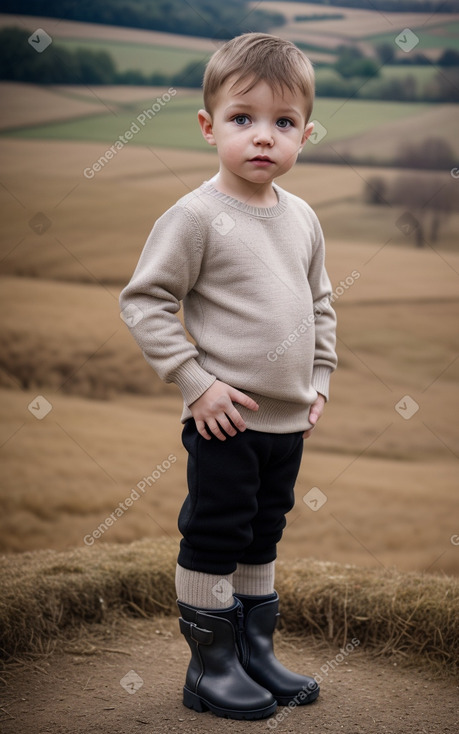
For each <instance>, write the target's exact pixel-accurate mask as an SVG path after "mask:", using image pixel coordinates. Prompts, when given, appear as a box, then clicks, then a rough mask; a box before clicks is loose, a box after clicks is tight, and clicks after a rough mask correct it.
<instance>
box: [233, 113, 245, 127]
mask: <svg viewBox="0 0 459 734" xmlns="http://www.w3.org/2000/svg"><path fill="white" fill-rule="evenodd" d="M248 119H249V118H248V117H247V115H236V117H233V121H234V122H235V123H236V125H245V123H246V122H247V121H248Z"/></svg>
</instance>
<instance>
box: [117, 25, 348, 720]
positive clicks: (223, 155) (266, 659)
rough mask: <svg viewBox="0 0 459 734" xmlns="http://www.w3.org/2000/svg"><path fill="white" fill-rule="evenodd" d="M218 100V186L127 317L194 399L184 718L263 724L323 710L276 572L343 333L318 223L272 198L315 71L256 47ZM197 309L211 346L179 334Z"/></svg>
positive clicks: (128, 296) (175, 234)
mask: <svg viewBox="0 0 459 734" xmlns="http://www.w3.org/2000/svg"><path fill="white" fill-rule="evenodd" d="M203 91H204V109H202V110H200V111H199V113H198V120H199V124H200V127H201V131H202V134H203V136H204V138H205V139H206V140H207V142H208V143H209V144H210V145H214V146H216V148H217V151H218V157H219V171H218V173H217V174H216V175H215V176H214V177H213V178H212V179H211V180H210V181H206V182H204V183H203V184H202V185H201V186H200V187H199V188H197V189H196V190H194V191H192V192H190V193H188V194H186V195H185V196H184V197H183V198H181V199H180V200H179V201H178V202H177V203H176V204H175V205H174V206H173V207H172V208H171V209H169V210H168V211H167V212H165V214H163V215H162V216H161V217H160V218H159V219H158V220H157V222H156V224H155V226H154V227H153V230H152V232H151V234H150V236H149V238H148V240H147V243H146V245H145V248H144V250H143V252H142V255H141V257H140V260H139V263H138V265H137V268H136V270H135V272H134V275H133V277H132V279H131V281H130V283H129V284H128V285H127V286H126V287H125V288H124V290H123V292H122V293H121V297H120V303H121V308H122V309H126V308H129V309H130V310H131V311H132V310H133V311H134V312H135V314H136V318H134V319H133V321H134V322H136V323H135V325H134V326H132V334H133V336H134V338H135V339H136V340H137V342H138V344H139V346H140V348H141V349H142V351H143V354H144V356H145V358H146V360H147V361H148V362H149V363H150V364H151V366H152V367H153V368H154V369H155V370H156V372H157V373H158V374H159V376H160V377H161V378H162V379H163V380H165V381H166V382H174V383H175V384H176V385H177V386H178V387H179V388H180V390H181V392H182V395H183V399H184V408H183V413H182V422H183V423H184V428H183V434H182V440H183V444H184V446H185V448H186V449H187V452H188V470H187V478H188V490H189V491H188V496H187V498H186V499H185V502H184V504H183V507H182V509H181V511H180V515H179V529H180V531H181V534H182V536H183V537H182V540H181V544H180V552H179V556H178V563H177V574H176V588H177V596H178V607H179V610H180V613H181V617H180V628H181V631H182V632H183V634H184V636H185V638H186V639H187V641H188V643H189V646H190V649H191V662H190V665H189V667H188V672H187V676H186V683H185V687H184V693H183V696H184V698H183V700H184V703H185V705H186V706H188V707H189V708H192V709H195V710H196V711H205V710H208V709H210V710H211V711H212V712H213V713H215V714H217V715H218V716H223V717H228V718H234V719H258V718H263V717H266V716H270V715H271V714H272V713H273V711H274V710H275V708H276V706H277V704H284V705H287V704H288V703H290V702H291V701H294V702H295V703H297V704H305V703H309V702H311V701H313V700H314V699H315V698H317V696H318V694H319V687H318V685H317V683H316V682H315V681H314V679H313V678H310V677H308V676H304V675H299V674H296V673H292V672H291V671H289V670H287V669H286V668H285V667H284V666H282V665H281V664H280V663H279V662H278V661H277V659H276V658H275V657H274V653H273V645H272V636H273V632H274V628H275V624H276V619H277V616H278V595H277V593H276V592H275V590H274V561H275V558H276V545H277V543H278V542H279V540H280V539H281V536H282V532H283V529H284V527H285V523H286V521H285V514H286V513H287V512H288V511H289V510H291V508H292V507H293V504H294V485H295V480H296V477H297V474H298V470H299V466H300V461H301V457H302V452H303V439H304V438H308V437H309V435H310V434H311V432H312V430H313V429H314V427H315V425H316V423H317V421H318V419H319V418H320V416H321V414H322V411H323V408H324V405H325V402H326V400H327V398H328V385H329V379H330V374H331V372H332V371H333V370H334V369H335V367H336V363H337V358H336V353H335V327H336V318H335V314H334V311H333V309H332V308H331V305H330V302H329V297H330V294H331V285H330V281H329V279H328V276H327V273H326V270H325V266H324V242H323V235H322V231H321V228H320V225H319V222H318V220H317V217H316V215H315V214H314V212H313V211H312V210H311V208H310V207H309V206H308V205H307V204H306V203H305V202H304V201H303V200H302V199H300V198H298V197H297V196H294V195H293V194H290V193H287V192H286V191H285V190H284V189H282V188H281V187H279V186H278V185H277V184H276V183H274V182H273V180H274V179H275V178H277V177H278V176H281V175H282V174H284V173H286V172H287V171H289V170H290V169H291V168H292V166H293V165H294V163H295V161H296V159H297V157H298V153H299V152H300V151H301V149H302V146H303V145H304V143H305V142H306V140H307V138H308V137H309V135H310V134H311V132H312V129H313V125H312V123H309V122H308V121H309V118H310V114H311V109H312V104H313V99H314V75H313V70H312V66H311V64H310V62H309V60H308V59H307V57H306V56H305V55H304V54H303V53H302V52H301V51H300V50H299V49H298V48H297V47H296V46H295V45H294V44H292V43H290V42H289V41H284V40H282V39H280V38H277V37H275V36H271V35H267V34H261V33H247V34H244V35H242V36H238V37H236V38H233V39H232V40H231V41H228V42H227V43H225V44H224V45H223V46H222V47H221V48H220V49H219V50H218V51H217V52H216V53H215V54H214V55H213V56H212V58H211V59H210V61H209V63H208V65H207V68H206V72H205V76H204V83H203ZM182 301H183V307H184V316H185V324H186V327H187V330H188V332H189V334H190V335H191V336H192V337H193V339H194V342H195V344H193V343H191V341H190V340H189V339H188V338H187V336H186V332H185V330H184V329H183V327H182V325H181V323H180V321H179V319H178V318H177V316H176V314H177V312H178V310H179V308H180V304H181V302H182ZM134 307H136V308H134Z"/></svg>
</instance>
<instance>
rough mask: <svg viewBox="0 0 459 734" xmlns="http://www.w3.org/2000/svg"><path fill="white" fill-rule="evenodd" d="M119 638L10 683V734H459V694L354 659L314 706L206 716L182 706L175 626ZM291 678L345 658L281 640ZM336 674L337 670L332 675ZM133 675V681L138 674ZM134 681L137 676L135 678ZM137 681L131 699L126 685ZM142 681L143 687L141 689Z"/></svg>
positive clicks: (68, 654)
mask: <svg viewBox="0 0 459 734" xmlns="http://www.w3.org/2000/svg"><path fill="white" fill-rule="evenodd" d="M119 624H120V626H119V629H118V631H117V634H116V637H113V635H109V636H107V638H106V639H105V640H103V638H102V637H101V636H100V634H99V636H98V637H97V638H96V637H91V638H84V639H83V640H82V641H81V642H79V643H77V644H72V645H68V646H67V648H66V651H65V652H62V651H61V652H58V653H55V654H53V655H52V656H49V657H47V658H45V659H43V660H40V661H38V662H36V663H34V664H30V665H29V664H28V665H27V666H17V667H16V668H14V669H12V670H10V671H9V673H8V674H7V684H6V688H5V689H4V690H3V691H2V695H1V703H0V732H2V734H19V733H21V734H29V733H30V734H137V732H145V733H147V732H148V734H173V733H174V732H177V733H178V732H180V733H181V734H217V732H218V734H221V733H222V732H231V734H242V733H244V734H245V733H246V732H249V731H250V732H253V733H254V734H260V732H266V733H267V732H269V731H278V732H282V733H283V734H284V733H287V732H288V733H291V734H293V733H294V734H303V733H304V734H326V733H327V732H331V733H333V734H337V733H338V732H340V733H341V732H342V734H370V733H371V734H437V733H438V734H445V733H449V732H451V733H452V732H456V731H458V727H459V710H458V685H457V684H456V683H455V682H454V681H452V680H445V681H441V680H432V679H431V678H430V677H429V676H428V675H425V674H420V673H418V672H416V671H411V670H406V669H401V668H400V667H399V666H396V665H394V664H393V663H391V662H388V661H381V660H373V659H370V657H369V656H368V655H367V654H365V653H364V652H362V650H360V649H358V648H357V649H355V650H354V651H352V652H350V653H349V655H348V656H347V657H345V659H344V660H343V661H341V662H340V663H339V664H338V665H337V667H334V669H333V670H332V669H330V670H329V672H328V674H325V675H324V679H323V681H322V684H321V688H322V691H321V695H320V697H319V699H318V701H317V702H316V703H314V704H311V705H310V706H305V707H298V708H296V709H293V710H287V711H286V712H285V709H284V708H283V707H279V708H278V710H277V714H278V719H279V720H276V719H275V718H272V719H267V720H264V721H257V722H245V721H232V720H227V719H219V718H217V717H215V716H213V715H212V714H210V713H205V714H197V713H196V712H193V711H190V710H189V709H187V708H185V707H184V706H183V705H182V702H181V688H182V684H183V677H184V671H185V668H186V665H187V661H188V648H187V646H186V643H185V641H184V639H183V638H182V637H181V636H180V634H179V633H178V631H177V622H176V620H175V619H170V618H163V619H156V620H142V621H138V620H136V621H123V622H122V623H119ZM276 649H277V653H278V657H279V658H280V659H282V661H283V662H284V663H285V664H288V665H290V666H291V667H292V669H297V670H298V671H304V672H305V673H306V672H308V673H312V674H314V673H316V674H317V673H319V671H320V669H321V667H322V668H324V666H326V665H327V664H329V663H330V661H332V660H333V659H334V657H335V655H336V654H337V653H338V650H332V649H329V648H327V647H326V646H324V645H323V644H318V643H314V645H313V646H311V645H310V643H308V642H306V641H303V640H295V641H292V640H290V641H289V640H288V639H286V638H284V637H281V636H280V635H279V636H278V637H277V640H276ZM329 668H331V666H329ZM130 671H134V673H130ZM128 674H129V675H128ZM126 675H128V682H129V680H130V681H131V685H133V686H134V688H135V687H136V686H137V685H138V684H140V687H138V689H137V690H136V691H135V692H134V693H129V692H128V689H127V688H123V687H122V685H120V681H121V680H122V679H123V678H124V677H125V676H126ZM142 681H143V683H142Z"/></svg>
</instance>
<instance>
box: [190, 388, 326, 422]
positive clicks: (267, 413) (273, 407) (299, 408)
mask: <svg viewBox="0 0 459 734" xmlns="http://www.w3.org/2000/svg"><path fill="white" fill-rule="evenodd" d="M243 392H244V393H245V394H246V395H248V396H249V397H250V398H252V399H253V400H255V402H256V403H258V405H259V408H258V410H257V411H254V410H249V409H248V408H245V407H244V406H243V405H239V404H236V408H237V410H238V412H239V413H240V414H241V416H242V418H243V419H244V421H245V424H246V426H247V428H250V429H251V430H252V431H261V432H262V433H296V432H297V431H307V430H308V428H312V425H311V423H309V420H308V416H309V408H310V405H304V404H299V403H291V402H288V401H286V400H275V399H274V398H266V397H264V396H263V395H257V394H256V393H253V392H249V391H248V390H244V391H243ZM312 402H313V401H311V404H312ZM191 417H192V415H191V411H190V409H189V408H188V406H187V405H186V404H185V405H184V407H183V412H182V417H181V421H182V423H185V422H186V421H187V420H189V419H190V418H191Z"/></svg>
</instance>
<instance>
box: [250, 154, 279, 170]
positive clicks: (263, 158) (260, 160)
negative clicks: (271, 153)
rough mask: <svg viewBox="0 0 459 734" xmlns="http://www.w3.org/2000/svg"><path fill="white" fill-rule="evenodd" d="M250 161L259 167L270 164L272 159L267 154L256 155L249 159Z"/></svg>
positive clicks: (265, 166)
mask: <svg viewBox="0 0 459 734" xmlns="http://www.w3.org/2000/svg"><path fill="white" fill-rule="evenodd" d="M250 163H254V164H255V165H256V166H259V167H261V168H267V167H268V166H272V165H273V163H274V161H272V160H271V158H269V157H268V156H267V155H257V156H255V158H251V159H250Z"/></svg>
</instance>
